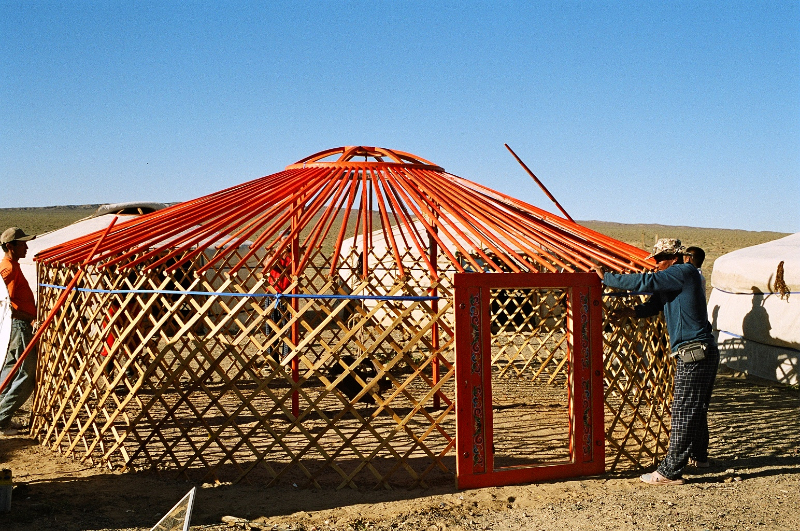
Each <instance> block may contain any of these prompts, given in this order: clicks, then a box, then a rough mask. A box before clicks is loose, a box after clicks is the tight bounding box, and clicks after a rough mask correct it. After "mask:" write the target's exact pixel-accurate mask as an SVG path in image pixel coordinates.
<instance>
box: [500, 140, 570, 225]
mask: <svg viewBox="0 0 800 531" xmlns="http://www.w3.org/2000/svg"><path fill="white" fill-rule="evenodd" d="M503 145H504V146H505V147H506V149H508V150H509V151H510V152H511V154H512V155H514V158H515V159H517V162H519V163H520V164H521V165H522V167H523V168H525V171H526V172H528V175H530V176H531V177H533V180H534V181H536V184H538V185H539V188H541V189H542V191H544V193H545V194H546V195H547V197H549V198H550V201H552V202H553V203H555V204H556V206H557V207H558V209H559V210H560V211H561V213H562V214H564V217H565V218H567V219H568V220H570V221H571V222H573V223H575V220H574V219H572V218H571V217H570V215H569V214H567V211H566V210H564V209H563V208H562V207H561V205H560V204H559V203H558V201H556V198H555V197H553V194H551V193H550V191H549V190H547V188H545V186H544V185H543V184H542V181H540V180H539V178H538V177H536V176H535V175H534V174H533V172H532V171H531V170H530V168H528V167H527V166H526V165H525V163H524V162H522V159H521V158H519V157H518V156H517V154H516V153H514V150H513V149H511V148H510V147H508V144H503Z"/></svg>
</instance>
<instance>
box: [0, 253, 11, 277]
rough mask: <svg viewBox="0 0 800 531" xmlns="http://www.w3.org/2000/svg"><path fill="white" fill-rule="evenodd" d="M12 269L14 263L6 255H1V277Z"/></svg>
mask: <svg viewBox="0 0 800 531" xmlns="http://www.w3.org/2000/svg"><path fill="white" fill-rule="evenodd" d="M13 269H14V264H13V262H11V260H9V259H8V258H7V257H3V259H2V260H0V272H2V273H3V278H5V277H6V276H7V275H8V274H9V273H11V271H13Z"/></svg>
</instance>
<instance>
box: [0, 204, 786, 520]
mask: <svg viewBox="0 0 800 531" xmlns="http://www.w3.org/2000/svg"><path fill="white" fill-rule="evenodd" d="M94 208H96V206H92V205H86V206H82V207H69V208H67V207H59V208H52V209H49V210H48V209H24V210H22V209H3V210H0V225H2V226H10V225H18V226H21V227H23V228H24V229H26V230H27V231H30V232H44V231H46V230H52V229H55V228H58V227H60V226H63V225H65V224H67V223H69V222H71V221H74V220H77V219H80V218H82V217H85V216H87V215H89V214H91V212H93V210H94ZM44 210H48V211H47V212H44ZM583 223H584V224H585V225H586V226H588V227H590V228H593V229H595V230H598V231H600V232H603V233H605V234H608V235H610V236H612V237H615V238H617V239H620V240H623V241H626V242H628V243H631V244H634V245H637V246H640V247H646V246H650V245H652V243H653V241H654V240H655V238H656V237H666V236H674V237H679V238H681V239H682V240H684V243H685V244H687V245H699V246H700V247H703V248H704V249H706V250H707V252H708V259H707V262H706V265H705V266H704V270H705V272H706V276H707V277H709V278H710V275H711V271H712V266H713V260H714V259H716V257H718V256H720V255H722V254H724V253H726V252H729V251H731V250H734V249H736V248H740V247H745V246H749V245H754V244H757V243H762V242H765V241H769V240H772V239H775V238H779V237H781V236H783V234H780V233H765V232H746V231H732V230H717V229H697V228H691V227H667V226H657V225H623V224H616V223H605V222H583ZM709 419H710V427H711V457H712V467H711V468H709V469H704V470H702V471H699V470H689V471H688V472H687V474H686V478H687V480H688V483H687V484H686V485H683V486H675V487H650V486H647V485H645V484H643V483H641V482H640V481H639V480H638V476H639V474H641V473H642V472H643V470H634V471H629V472H623V473H614V474H604V475H601V476H595V477H586V478H576V479H572V480H566V481H555V482H547V483H538V484H527V485H517V486H509V487H497V488H484V489H475V490H465V491H459V490H456V489H455V487H454V486H445V487H435V488H430V489H414V490H408V489H394V490H372V489H366V488H364V489H359V490H355V489H342V490H338V491H337V490H312V489H300V488H294V487H291V486H288V485H283V486H278V487H273V488H264V487H263V486H260V485H258V484H248V483H246V482H242V483H239V484H235V485H229V484H197V485H194V484H191V483H188V482H185V481H183V480H177V479H175V478H174V476H170V475H169V474H168V473H166V474H163V475H160V476H159V475H157V474H156V473H153V472H137V473H119V472H111V471H108V470H107V469H104V468H95V467H90V466H87V465H85V464H82V463H79V462H74V461H72V460H69V459H66V458H64V457H61V456H59V455H56V454H54V453H52V452H51V451H49V450H47V449H45V448H42V447H41V446H39V445H38V444H37V441H35V440H33V439H30V438H28V437H26V436H25V435H18V436H13V437H4V438H0V468H9V469H11V470H12V471H13V474H14V488H13V501H12V508H11V511H10V512H8V513H0V529H2V530H9V531H11V530H29V529H37V530H40V529H41V530H47V529H59V530H62V529H63V530H146V529H150V528H151V527H152V526H153V525H155V523H156V522H157V521H158V520H159V518H160V517H161V516H162V515H164V514H165V512H167V511H168V510H169V509H170V508H171V507H172V506H173V505H174V504H175V503H176V502H177V501H178V500H179V499H180V498H181V497H182V496H183V495H184V494H186V492H187V491H188V490H189V489H190V488H192V487H197V499H196V501H195V507H194V513H193V518H192V524H193V525H192V529H196V530H197V529H210V530H222V529H263V530H289V529H291V530H307V531H310V530H314V529H316V530H319V531H322V530H334V529H336V530H367V529H375V530H388V529H393V530H394V529H397V530H417V529H423V530H427V529H430V530H438V529H456V530H458V529H463V530H467V529H469V530H473V529H474V530H484V529H492V530H499V531H503V530H522V529H525V530H527V529H532V530H535V529H540V530H556V529H641V530H662V529H664V530H665V529H686V530H734V529H735V530H742V529H770V530H784V529H800V389H798V388H797V387H788V386H782V385H778V384H773V383H770V382H767V381H763V380H758V379H755V378H752V377H748V376H746V375H743V374H739V373H735V372H733V371H730V370H726V369H725V368H723V369H722V370H721V371H720V374H719V376H718V378H717V384H716V389H715V393H714V397H713V399H712V404H711V409H710V412H709ZM17 420H19V421H20V422H23V423H24V422H26V421H27V417H26V414H25V412H20V414H19V416H18V419H17ZM701 472H702V473H701Z"/></svg>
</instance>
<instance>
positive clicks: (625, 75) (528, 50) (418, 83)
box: [0, 0, 800, 232]
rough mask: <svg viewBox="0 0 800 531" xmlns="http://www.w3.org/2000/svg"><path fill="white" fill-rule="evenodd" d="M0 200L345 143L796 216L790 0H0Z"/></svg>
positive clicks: (599, 207) (695, 210) (260, 162)
mask: <svg viewBox="0 0 800 531" xmlns="http://www.w3.org/2000/svg"><path fill="white" fill-rule="evenodd" d="M0 69H1V71H0V117H2V119H0V179H2V182H3V183H11V182H13V183H14V185H13V187H9V186H3V187H2V189H3V192H2V194H0V208H8V207H15V206H49V205H64V204H85V203H105V202H120V201H133V200H143V201H165V202H173V201H183V200H186V199H191V198H194V197H198V196H200V195H204V194H207V193H210V192H214V191H216V190H220V189H222V188H225V187H227V186H231V185H234V184H237V183H241V182H245V181H248V180H251V179H254V178H257V177H260V176H262V175H267V174H270V173H274V172H276V171H280V170H282V169H283V168H284V167H285V166H286V165H288V164H291V163H292V162H294V161H296V160H298V159H301V158H304V157H305V156H307V155H310V154H312V153H316V152H318V151H322V150H324V149H327V148H332V147H337V146H342V145H371V146H382V147H388V148H394V149H399V150H402V151H407V152H410V153H414V154H416V155H419V156H420V157H423V158H425V159H428V160H430V161H432V162H435V163H437V164H439V165H440V166H442V167H444V168H445V170H447V171H449V172H451V173H454V174H456V175H459V176H461V177H465V178H468V179H471V180H474V181H478V182H480V183H482V184H485V185H487V186H490V187H492V188H495V189H497V190H499V191H501V192H504V193H508V194H510V195H513V196H516V197H519V198H520V199H523V200H526V201H529V202H531V203H533V204H535V205H537V206H540V207H542V208H545V209H547V210H551V211H554V212H557V210H556V208H555V207H554V206H553V205H552V204H551V203H550V202H549V201H548V199H547V198H546V197H545V196H544V194H543V193H542V192H541V191H540V190H539V189H538V187H537V186H536V184H535V183H534V182H533V180H532V179H530V177H528V176H527V174H526V173H525V172H524V171H523V170H522V168H521V167H520V166H519V165H518V164H517V162H516V161H515V160H514V159H513V158H512V157H511V155H510V154H509V153H508V152H507V151H506V149H505V148H504V147H503V144H504V143H508V144H509V145H510V146H511V147H512V148H513V149H514V150H515V151H516V152H517V154H518V155H519V156H520V157H521V158H522V159H523V160H524V161H525V162H526V163H527V164H528V166H529V167H530V168H531V169H532V170H533V172H534V173H536V175H537V176H538V177H539V178H540V179H541V180H542V181H543V182H544V183H545V185H547V186H548V188H549V189H550V191H551V192H552V193H553V195H554V196H555V197H556V198H557V199H558V200H559V202H560V203H561V204H562V205H563V206H564V208H565V209H566V210H567V212H569V214H570V215H571V216H572V217H573V218H575V219H597V220H604V221H617V222H622V223H663V224H670V225H689V226H699V227H720V228H738V229H748V230H774V231H782V232H797V231H800V3H799V2H797V1H794V2H735V1H732V2H635V3H627V2H615V1H609V2H569V1H564V2H552V3H549V2H536V3H529V2H481V3H472V2H441V3H440V2H376V1H373V2H297V3H280V2H163V1H161V2H152V3H148V2H70V3H62V2H58V3H57V2H9V1H6V0H2V1H1V2H0Z"/></svg>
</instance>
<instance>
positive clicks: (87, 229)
mask: <svg viewBox="0 0 800 531" xmlns="http://www.w3.org/2000/svg"><path fill="white" fill-rule="evenodd" d="M114 217H115V216H114V215H113V214H106V215H101V216H96V217H91V218H85V219H82V220H79V221H76V222H75V223H73V224H72V225H67V226H66V227H63V228H60V229H57V230H54V231H52V232H46V233H44V234H39V235H38V236H36V239H34V240H31V241H29V242H28V254H27V256H26V257H25V258H22V259H21V260H20V261H19V265H20V268H21V269H22V274H23V275H25V278H26V279H27V280H28V284H29V285H30V286H31V290H33V296H34V298H35V299H36V302H37V304H38V302H39V290H38V289H37V287H38V286H39V280H38V277H37V273H36V263H35V262H34V261H33V258H34V257H35V256H36V253H38V252H39V251H43V250H45V249H48V248H50V247H53V246H54V245H59V244H62V243H64V242H68V241H70V240H74V239H75V238H80V237H81V236H86V235H87V234H91V233H92V232H95V231H98V230H103V229H105V228H106V227H108V225H109V224H110V223H111V220H112V219H114ZM134 217H136V215H120V216H119V219H118V220H117V223H122V222H123V221H128V220H129V219H131V218H134Z"/></svg>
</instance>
